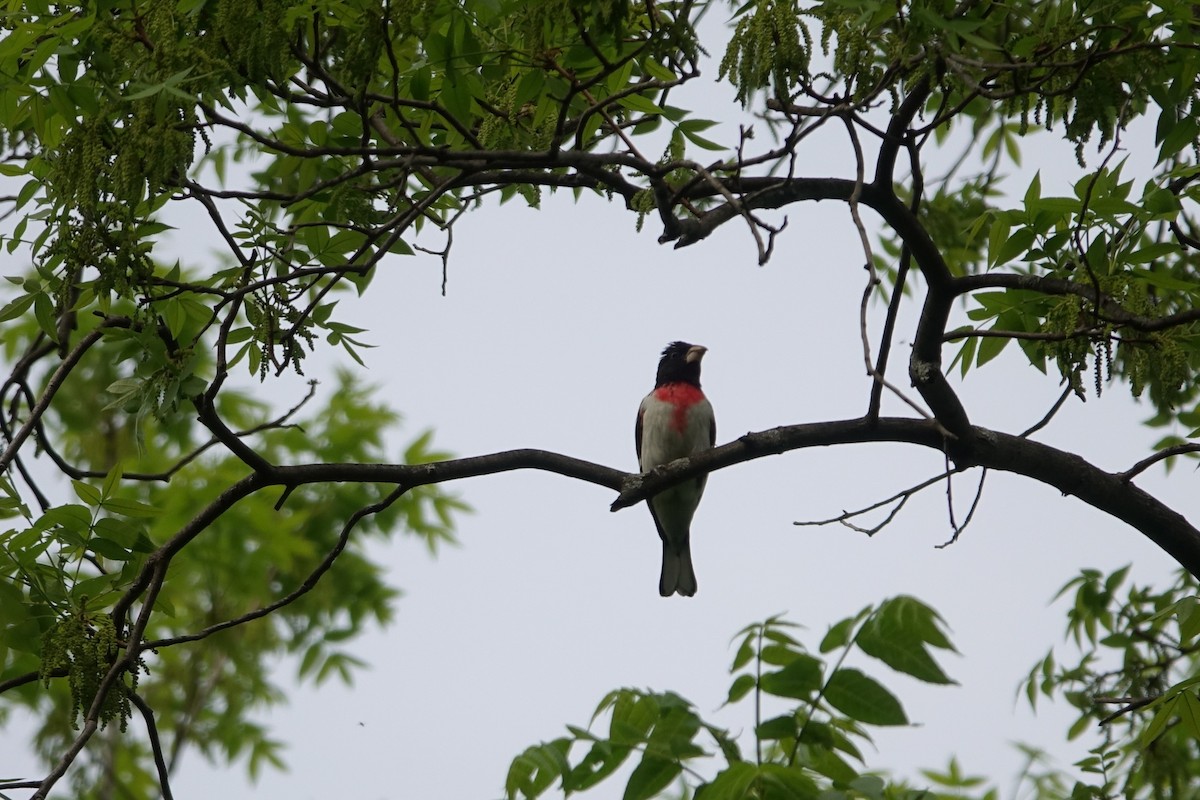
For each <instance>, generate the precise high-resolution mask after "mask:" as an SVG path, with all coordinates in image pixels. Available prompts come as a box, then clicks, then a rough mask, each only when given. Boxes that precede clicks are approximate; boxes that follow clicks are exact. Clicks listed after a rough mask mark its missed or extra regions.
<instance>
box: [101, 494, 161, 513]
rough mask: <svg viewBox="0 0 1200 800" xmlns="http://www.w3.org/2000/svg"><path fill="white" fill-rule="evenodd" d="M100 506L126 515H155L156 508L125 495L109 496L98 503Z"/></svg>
mask: <svg viewBox="0 0 1200 800" xmlns="http://www.w3.org/2000/svg"><path fill="white" fill-rule="evenodd" d="M100 505H101V507H102V508H104V509H106V510H108V511H112V512H113V513H115V514H121V515H122V516H126V517H156V516H158V513H159V512H158V509H157V508H155V507H154V506H152V505H150V504H148V503H143V502H141V501H140V500H130V499H128V498H125V497H110V498H108V499H107V500H105V501H104V502H103V503H101V504H100Z"/></svg>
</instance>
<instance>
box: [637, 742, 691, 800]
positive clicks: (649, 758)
mask: <svg viewBox="0 0 1200 800" xmlns="http://www.w3.org/2000/svg"><path fill="white" fill-rule="evenodd" d="M681 771H682V767H680V765H679V762H678V761H675V760H673V759H666V758H661V757H659V756H656V755H652V754H650V753H646V755H644V756H643V757H642V760H641V763H639V764H638V765H637V767H635V768H634V770H633V774H632V775H630V776H629V783H627V784H625V794H623V795H622V800H650V798H652V797H655V796H656V795H657V794H658V793H659V792H661V791H662V790H663V789H666V788H667V787H668V786H670V785H671V781H673V780H675V779H676V778H677V777H679V773H680V772H681Z"/></svg>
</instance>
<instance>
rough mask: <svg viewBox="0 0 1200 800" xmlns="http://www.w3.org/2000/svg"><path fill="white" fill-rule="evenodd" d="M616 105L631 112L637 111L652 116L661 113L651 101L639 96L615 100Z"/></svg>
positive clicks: (627, 96) (658, 107)
mask: <svg viewBox="0 0 1200 800" xmlns="http://www.w3.org/2000/svg"><path fill="white" fill-rule="evenodd" d="M617 103H618V104H620V105H622V106H624V107H625V108H628V109H630V110H631V111H637V112H639V113H642V114H651V115H654V114H662V113H663V109H662V107H661V106H659V105H658V104H656V103H655V102H653V101H652V100H649V99H648V98H645V97H642V96H641V95H640V94H630V95H626V96H624V97H622V98H621V99H619V100H617Z"/></svg>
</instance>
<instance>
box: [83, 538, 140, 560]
mask: <svg viewBox="0 0 1200 800" xmlns="http://www.w3.org/2000/svg"><path fill="white" fill-rule="evenodd" d="M87 546H88V549H89V550H91V551H92V552H93V553H95V554H96V555H99V556H104V557H105V558H111V559H113V560H114V561H128V560H129V559H131V558H133V553H132V552H130V551H129V550H128V549H126V548H124V547H122V546H121V545H119V544H117V543H116V542H114V541H112V540H110V539H102V538H100V537H99V536H93V537H92V538H91V539H89V540H88V543H87Z"/></svg>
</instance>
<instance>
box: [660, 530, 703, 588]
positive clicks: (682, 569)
mask: <svg viewBox="0 0 1200 800" xmlns="http://www.w3.org/2000/svg"><path fill="white" fill-rule="evenodd" d="M658 593H659V594H660V595H662V596H663V597H670V596H671V595H673V594H681V595H683V596H684V597H691V596H692V595H694V594H695V593H696V572H695V571H694V570H693V569H692V548H691V546H690V545H689V543H687V542H684V544H683V547H681V548H679V549H678V550H675V549H673V548H672V547H671V546H670V545H669V544H667V543H666V542H663V557H662V575H661V576H659V579H658Z"/></svg>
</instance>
